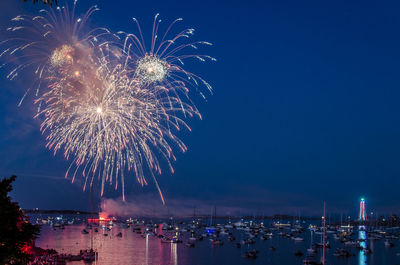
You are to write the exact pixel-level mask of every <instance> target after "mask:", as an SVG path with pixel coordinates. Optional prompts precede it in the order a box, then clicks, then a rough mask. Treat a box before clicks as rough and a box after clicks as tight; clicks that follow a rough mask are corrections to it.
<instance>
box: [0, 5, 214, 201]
mask: <svg viewBox="0 0 400 265" xmlns="http://www.w3.org/2000/svg"><path fill="white" fill-rule="evenodd" d="M75 5H76V1H75V2H74V4H73V7H72V12H69V10H68V8H67V7H62V8H57V10H55V11H53V10H52V9H50V10H49V11H45V10H42V11H41V13H42V14H43V15H41V16H36V17H33V18H28V17H24V16H18V17H16V18H14V19H13V22H16V23H21V24H19V25H15V26H13V27H10V28H9V29H8V30H9V31H11V32H13V33H14V32H15V33H22V31H25V33H22V35H24V37H23V38H22V37H16V38H12V39H9V40H7V41H4V42H3V43H2V45H5V46H6V48H5V49H4V51H3V52H2V53H1V55H0V56H3V57H7V58H8V63H7V64H5V65H9V64H11V63H15V64H16V66H15V67H13V68H12V69H11V70H10V73H9V75H8V77H9V78H10V79H13V78H15V77H16V76H18V74H19V73H20V72H21V71H22V70H24V69H27V68H30V67H33V69H34V70H33V72H34V73H36V74H37V77H38V78H37V79H38V82H37V83H38V84H37V88H36V93H35V101H34V102H35V104H36V105H37V106H38V113H37V114H36V115H35V117H36V118H38V119H41V120H42V123H41V127H40V129H41V131H42V133H43V134H44V135H45V136H46V141H47V145H46V146H47V147H48V148H49V149H51V150H53V152H54V154H56V153H57V152H62V153H63V154H64V156H65V158H66V159H67V160H70V161H71V164H70V166H69V168H68V170H67V172H66V174H65V177H68V176H71V179H72V181H74V180H75V179H76V177H77V176H80V175H82V176H83V177H84V185H83V189H84V190H85V189H86V187H87V186H88V185H90V186H91V185H93V181H94V180H95V179H96V177H97V178H98V179H99V180H100V182H101V194H103V192H104V186H105V183H110V184H114V186H115V189H117V188H118V185H119V183H120V184H121V186H122V194H123V199H124V200H125V175H126V172H134V174H135V176H136V179H137V181H138V182H139V183H140V184H141V185H146V184H147V180H146V175H150V176H151V178H152V179H153V180H154V182H155V185H156V187H157V189H158V191H159V193H160V196H161V199H162V201H163V202H164V198H163V195H162V192H161V189H160V187H159V185H158V182H157V179H156V177H155V173H157V174H161V164H160V160H164V161H166V163H167V164H168V167H169V169H170V171H171V172H174V170H173V166H172V162H171V161H174V160H176V158H175V156H174V150H173V149H174V148H173V147H178V148H179V149H180V150H181V151H182V152H185V151H186V146H185V145H184V143H183V142H182V141H181V140H180V139H179V138H177V137H176V135H175V133H176V132H177V131H179V130H181V128H187V129H188V130H190V128H189V126H188V125H187V124H186V122H185V120H184V119H183V118H184V117H186V116H189V117H192V116H194V115H198V116H200V113H199V112H198V110H197V109H196V107H195V106H194V104H193V103H192V101H191V100H190V98H189V95H188V93H189V91H190V89H189V88H196V89H197V87H198V86H199V84H203V85H205V86H206V87H207V89H208V90H209V91H211V86H210V85H209V84H208V83H207V82H205V81H204V80H203V79H202V78H200V77H198V76H197V75H194V74H193V73H190V72H187V71H186V70H184V69H183V68H182V66H181V65H178V64H177V63H180V64H182V65H183V59H185V58H190V57H195V58H198V59H200V60H202V61H203V60H205V59H207V58H210V59H212V60H214V59H213V58H211V57H209V56H205V55H177V53H178V52H179V51H181V50H183V49H185V48H186V47H192V48H194V47H196V45H197V44H207V45H208V44H209V43H207V42H194V43H190V44H181V45H179V46H177V47H175V48H173V45H172V44H174V43H175V42H177V41H178V39H181V38H184V37H188V36H189V35H190V34H192V33H193V30H192V29H187V30H184V31H182V32H180V33H179V34H178V35H177V36H175V37H174V38H172V39H171V40H166V36H167V33H168V32H169V30H170V29H171V27H172V26H173V24H175V22H176V21H179V20H176V21H175V22H174V23H172V24H171V25H170V27H169V28H168V30H167V31H166V33H165V35H164V37H163V39H162V40H161V41H160V43H159V45H158V41H157V31H158V25H159V20H157V16H156V17H155V21H154V25H153V35H152V44H151V49H150V51H149V52H146V51H145V49H144V47H145V46H144V41H143V38H141V39H142V41H139V38H137V37H136V36H135V35H133V34H126V36H125V38H119V37H118V35H115V34H113V33H111V32H110V31H109V30H107V29H105V28H96V29H93V30H86V28H87V26H86V22H87V20H88V19H89V17H90V16H91V14H92V13H93V12H94V11H96V10H97V7H92V8H90V9H89V10H88V11H87V12H86V13H85V15H84V16H83V17H82V18H77V17H75V15H74V11H75ZM84 29H85V30H84ZM139 31H140V27H139ZM120 33H121V32H120ZM140 34H141V33H140ZM119 41H120V42H121V44H120V45H119V44H118V43H119ZM157 45H158V46H157ZM132 47H136V48H138V51H139V52H138V51H135V49H133V48H132ZM156 47H157V48H156ZM41 86H42V89H39V88H40V87H41ZM28 91H29V89H27V91H26V93H25V95H24V97H25V96H26V94H27V92H28ZM182 93H183V95H185V99H186V100H182V97H181V95H182ZM24 97H23V98H24Z"/></svg>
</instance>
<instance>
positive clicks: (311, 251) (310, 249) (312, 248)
mask: <svg viewBox="0 0 400 265" xmlns="http://www.w3.org/2000/svg"><path fill="white" fill-rule="evenodd" d="M310 232H311V243H310V247H309V248H308V249H307V252H308V253H317V249H316V248H315V246H314V244H313V242H314V240H313V230H312V229H310Z"/></svg>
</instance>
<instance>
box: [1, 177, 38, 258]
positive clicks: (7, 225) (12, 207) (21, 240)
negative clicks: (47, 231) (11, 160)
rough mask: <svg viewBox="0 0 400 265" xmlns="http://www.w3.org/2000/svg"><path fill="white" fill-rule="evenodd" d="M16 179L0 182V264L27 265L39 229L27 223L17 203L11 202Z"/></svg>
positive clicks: (6, 179)
mask: <svg viewBox="0 0 400 265" xmlns="http://www.w3.org/2000/svg"><path fill="white" fill-rule="evenodd" d="M16 178H17V177H16V176H12V177H11V178H4V179H3V180H1V181H0V264H21V265H22V264H27V263H28V260H29V259H30V258H31V256H32V255H31V250H32V249H31V248H32V247H33V245H34V241H33V240H34V239H35V238H36V237H37V236H38V235H39V227H38V226H37V225H33V224H31V223H30V222H29V221H28V218H27V217H26V216H25V214H24V213H23V212H22V209H21V208H20V207H19V205H18V203H17V202H13V201H11V198H10V196H9V195H8V193H9V192H11V191H12V189H13V188H12V185H11V183H12V182H14V181H15V179H16Z"/></svg>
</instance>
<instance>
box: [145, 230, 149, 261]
mask: <svg viewBox="0 0 400 265" xmlns="http://www.w3.org/2000/svg"><path fill="white" fill-rule="evenodd" d="M145 255H146V257H145V260H146V265H149V234H146V254H145Z"/></svg>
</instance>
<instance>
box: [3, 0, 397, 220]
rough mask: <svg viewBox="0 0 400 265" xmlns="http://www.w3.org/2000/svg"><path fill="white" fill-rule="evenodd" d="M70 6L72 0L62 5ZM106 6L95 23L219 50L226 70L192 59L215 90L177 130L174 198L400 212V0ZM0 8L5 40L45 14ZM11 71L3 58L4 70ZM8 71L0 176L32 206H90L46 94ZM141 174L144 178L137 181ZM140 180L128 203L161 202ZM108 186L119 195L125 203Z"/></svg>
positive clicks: (82, 6)
mask: <svg viewBox="0 0 400 265" xmlns="http://www.w3.org/2000/svg"><path fill="white" fill-rule="evenodd" d="M59 2H60V3H64V1H62V0H59ZM92 4H98V5H99V8H100V9H101V10H100V11H99V12H97V13H96V14H95V15H94V16H93V17H92V20H91V25H93V26H106V27H108V28H110V29H111V30H113V31H118V30H124V31H134V30H135V25H134V23H133V22H132V19H131V18H132V17H136V18H138V20H139V21H140V23H141V25H142V28H143V31H144V33H145V37H146V36H147V37H150V35H149V34H150V31H151V26H152V22H153V17H154V15H155V14H156V13H160V15H161V18H162V20H163V23H162V24H161V25H162V28H161V30H162V29H165V28H166V26H167V25H168V24H169V23H170V22H172V21H173V20H174V19H175V18H178V17H182V18H183V19H184V20H183V22H182V23H180V24H179V25H178V27H177V30H178V29H184V28H186V27H194V28H195V29H196V32H195V35H194V37H193V38H194V39H195V40H206V41H209V42H212V43H213V44H214V45H213V46H211V47H205V48H202V50H201V51H202V52H204V53H206V54H209V55H211V56H213V57H216V58H217V60H218V61H217V62H208V63H200V62H195V63H191V62H188V64H187V65H186V67H187V68H188V69H190V71H192V72H195V73H198V74H200V75H201V76H202V77H204V78H205V79H206V80H207V81H208V82H209V83H210V84H211V85H212V86H213V88H214V92H215V93H214V95H212V96H211V95H208V96H207V100H206V101H204V100H203V99H202V97H201V96H200V95H198V96H197V97H194V101H195V102H196V105H197V106H198V108H199V109H200V111H201V113H202V114H203V120H201V121H200V120H198V119H196V118H193V119H192V120H190V121H189V124H190V125H191V127H192V129H193V131H192V133H189V132H188V131H182V132H180V133H179V134H178V136H179V137H180V138H181V139H182V140H184V142H185V143H186V144H187V146H188V148H189V150H188V152H186V153H185V154H182V153H179V151H177V152H176V155H177V162H176V163H175V164H174V166H175V171H176V173H175V174H173V175H171V174H169V173H167V170H164V174H163V175H161V176H159V177H158V179H159V182H160V185H161V187H162V190H163V191H164V194H165V196H166V201H167V204H168V201H173V202H174V203H175V204H176V205H177V204H179V201H182V202H183V201H190V202H192V204H193V205H194V206H199V205H204V206H205V207H206V208H207V207H211V206H212V205H217V206H219V207H223V206H224V207H232V208H235V207H237V208H238V209H240V210H239V211H241V213H244V212H246V213H251V214H253V213H264V214H274V213H288V214H299V213H301V214H318V213H320V212H321V211H322V205H323V200H326V201H327V205H328V210H329V211H330V212H336V213H348V214H352V215H354V214H355V213H356V212H357V206H358V201H359V199H360V197H361V196H365V198H366V200H367V208H368V209H367V210H368V211H371V210H373V211H374V212H376V213H382V214H383V213H386V214H387V213H390V212H396V213H397V212H400V207H399V205H400V197H399V196H398V189H399V188H398V187H399V185H400V178H399V176H400V105H399V103H398V102H399V100H400V74H399V73H400V16H399V14H400V2H398V1H379V2H377V1H330V2H328V1H317V0H316V1H308V0H307V1H242V0H240V1H215V0H212V1H211V0H204V1H191V0H190V1H189V0H185V1H167V0H163V1H123V0H114V1H105V0H96V1H83V0H81V1H79V2H78V13H83V12H84V11H86V9H87V8H88V7H90V6H91V5H92ZM42 7H43V6H42V5H41V4H36V6H34V5H33V4H32V3H30V2H28V3H25V4H22V1H17V0H2V1H1V2H0V14H1V15H0V26H1V27H0V29H1V30H0V40H2V39H4V36H5V35H4V32H5V29H6V27H8V25H9V22H8V21H9V19H11V18H13V17H15V16H16V15H18V14H21V13H25V14H26V13H29V14H35V12H36V11H37V10H38V9H40V8H42ZM2 63H3V62H2ZM5 76H6V72H5V71H1V72H0V84H1V89H0V172H1V174H2V175H3V176H9V175H11V174H17V175H18V176H19V178H18V180H17V182H16V183H15V191H14V192H13V198H14V199H15V200H17V201H19V202H20V204H21V206H22V207H23V208H34V207H39V208H41V209H80V210H87V209H89V207H90V203H89V193H88V192H82V186H81V182H79V181H78V182H77V183H74V184H71V182H70V180H65V179H64V173H65V171H66V169H67V168H68V166H69V162H68V161H65V160H64V158H63V156H62V154H57V155H56V156H53V154H52V152H51V151H49V150H47V149H45V147H44V144H45V141H44V137H43V136H42V135H41V133H40V132H39V124H40V121H39V120H34V119H32V117H33V116H34V114H35V108H34V107H33V106H32V100H33V98H31V99H29V100H27V101H26V102H25V103H24V104H23V105H22V106H21V107H18V106H17V105H18V102H19V100H20V98H21V97H22V96H23V94H24V91H25V89H26V88H27V86H28V85H29V82H30V80H29V78H27V77H26V76H25V77H24V76H21V77H20V78H18V80H14V81H9V80H7V79H6V77H5ZM131 176H133V174H131ZM149 183H150V184H149V186H148V187H145V188H141V187H139V185H138V184H137V183H136V182H135V181H134V180H133V177H132V179H131V180H129V181H128V183H127V184H128V187H127V194H128V196H127V197H128V199H127V200H128V202H129V201H136V200H138V199H139V198H151V200H154V202H156V203H157V204H161V202H160V200H159V198H158V197H157V192H156V189H155V186H154V184H153V183H152V182H151V181H149ZM120 194H121V192H120V190H118V191H113V190H112V189H111V188H109V189H107V191H106V193H105V197H106V198H114V199H116V200H118V199H120V198H119V197H120Z"/></svg>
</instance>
